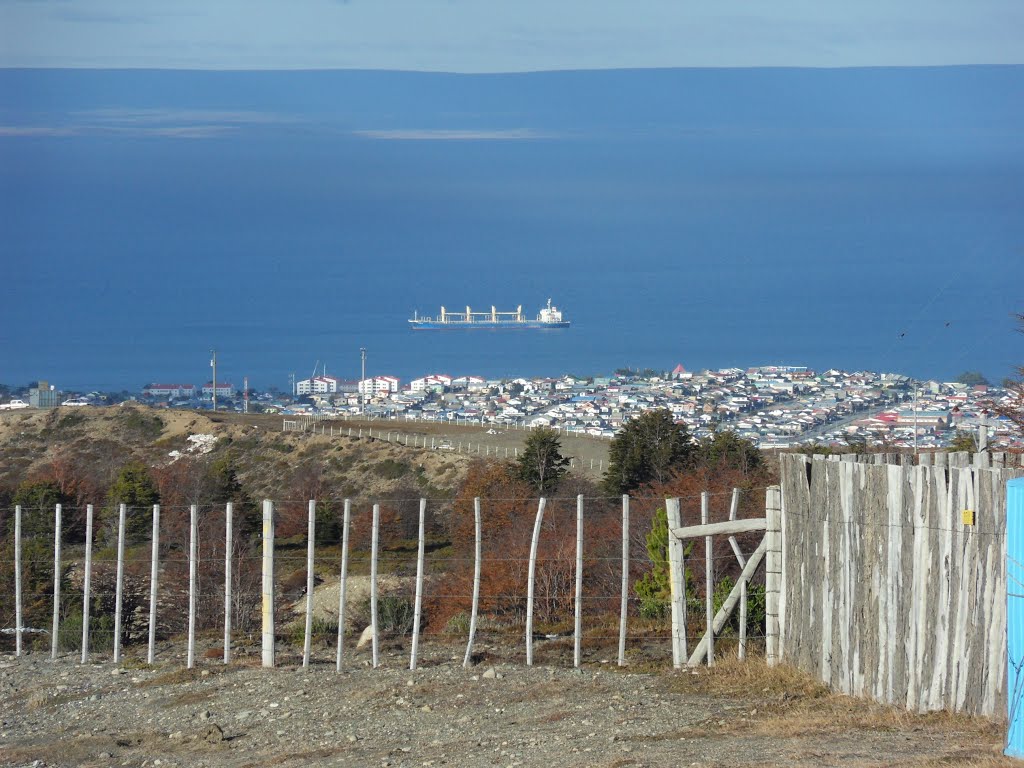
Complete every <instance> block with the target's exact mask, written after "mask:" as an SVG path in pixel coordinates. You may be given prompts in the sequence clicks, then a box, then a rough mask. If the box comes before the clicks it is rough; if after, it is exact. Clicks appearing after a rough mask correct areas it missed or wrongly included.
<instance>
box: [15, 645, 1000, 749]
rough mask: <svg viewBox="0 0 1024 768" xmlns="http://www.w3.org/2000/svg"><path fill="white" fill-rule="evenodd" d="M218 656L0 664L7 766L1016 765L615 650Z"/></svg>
mask: <svg viewBox="0 0 1024 768" xmlns="http://www.w3.org/2000/svg"><path fill="white" fill-rule="evenodd" d="M207 649H208V653H206V654H201V655H200V656H201V657H200V659H199V662H198V666H197V668H196V669H194V670H187V669H185V668H184V658H183V655H182V653H181V651H182V648H181V644H180V643H178V642H176V643H174V644H173V645H170V644H168V645H164V646H162V647H160V648H159V649H158V663H157V664H156V665H154V666H152V667H150V666H148V665H146V664H145V663H143V662H142V661H140V657H139V656H136V655H134V652H133V653H130V654H129V656H128V657H127V659H126V661H125V662H124V663H123V664H122V665H120V666H115V665H114V664H113V663H111V662H110V661H109V660H97V661H96V663H90V664H87V665H80V664H79V663H78V659H77V658H76V657H75V656H73V655H67V656H63V657H61V658H59V659H57V660H56V661H51V660H50V659H49V657H48V656H47V655H45V654H42V653H34V654H31V655H29V656H27V657H22V658H15V657H14V656H12V655H6V656H3V657H0V712H2V714H0V765H5V766H8V765H9V766H16V765H17V766H20V765H35V766H78V765H84V766H112V765H120V766H269V765H295V766H306V765H312V766H333V765H342V766H441V765H453V766H469V767H471V768H472V767H475V766H550V765H552V764H555V763H557V764H558V765H560V766H606V767H608V768H611V767H612V766H616V767H618V766H663V765H664V766H668V765H673V766H676V765H683V766H790V765H797V766H855V767H857V768H861V767H864V766H929V765H946V766H1003V765H1006V766H1010V765H1019V763H1015V762H1013V761H1010V760H1008V759H1006V758H1003V757H1001V756H1000V753H1001V749H1002V745H1003V741H1002V739H1003V728H1002V725H1001V724H1000V723H998V722H994V721H989V720H985V719H980V718H964V717H957V716H952V715H948V714H943V713H940V714H932V715H923V716H922V715H911V714H908V713H905V712H903V711H900V710H895V709H892V708H889V707H883V706H879V705H875V704H871V703H868V702H865V701H860V700H855V699H851V698H848V697H844V696H839V695H835V694H830V693H829V692H827V691H826V690H825V689H823V688H822V687H821V686H819V685H816V684H815V683H813V682H812V681H810V680H808V679H807V678H805V677H804V676H802V675H800V674H799V673H796V672H794V671H792V670H789V669H788V668H785V667H783V668H780V669H775V670H771V669H768V668H767V667H766V666H765V665H764V663H763V662H762V661H760V660H758V659H756V658H755V659H753V660H748V661H746V662H742V663H740V662H737V661H735V660H731V661H730V660H723V661H721V662H720V663H719V664H718V665H717V666H716V667H715V668H714V669H712V670H707V669H704V668H701V669H697V670H692V671H691V670H679V671H676V670H671V669H667V668H666V665H665V664H664V663H662V662H659V663H657V664H654V663H651V662H650V661H647V662H645V661H642V660H640V659H641V658H642V654H635V653H633V654H632V656H631V658H633V659H634V661H632V662H631V664H630V665H629V666H626V667H624V668H621V669H620V668H618V667H617V666H616V665H615V664H614V659H615V651H614V648H611V647H609V648H589V649H588V650H587V654H586V655H585V662H584V665H583V667H582V668H581V669H573V668H572V648H571V641H568V640H567V639H565V638H560V639H558V640H553V641H541V642H540V643H539V644H538V646H537V649H536V652H535V654H536V655H535V660H536V664H535V665H534V666H533V667H526V666H525V665H524V663H523V658H522V648H521V647H515V646H513V645H510V644H508V641H507V640H495V639H494V638H489V639H484V640H483V641H482V642H480V643H479V644H478V645H477V647H476V650H477V654H476V656H475V657H474V662H475V663H474V664H473V666H471V667H470V668H468V669H466V668H463V666H462V655H463V652H464V646H462V645H461V644H460V643H458V642H456V641H455V640H454V639H453V640H452V641H451V642H439V641H437V640H436V639H434V640H430V641H425V642H424V644H423V646H422V648H421V660H422V662H421V668H420V669H418V670H417V671H415V672H411V671H409V669H408V664H409V649H408V642H407V639H406V640H396V639H392V640H390V641H386V642H384V643H383V645H382V653H381V666H380V667H379V668H378V669H372V668H370V661H369V653H368V651H367V650H366V649H362V650H359V651H356V650H354V648H353V647H351V646H350V647H349V648H348V649H347V651H346V660H345V668H344V670H343V672H342V673H341V674H337V673H336V671H335V667H334V650H333V647H330V646H328V645H326V644H321V645H318V646H317V647H316V648H315V649H314V654H313V663H312V664H311V666H310V667H309V668H308V669H303V668H302V667H301V659H300V658H299V657H298V656H297V655H295V653H294V651H291V650H280V651H279V653H278V666H277V667H276V668H275V669H271V670H267V669H261V668H260V666H259V649H258V648H257V647H255V646H249V647H243V648H239V649H238V650H237V651H236V659H235V660H234V661H233V662H232V663H231V664H230V665H227V666H225V665H223V664H222V663H220V661H219V660H218V658H210V657H211V656H212V657H216V656H217V655H218V654H219V652H220V649H219V648H218V647H216V645H215V643H214V641H213V640H211V641H210V644H209V645H208V646H207ZM635 650H636V649H634V651H635Z"/></svg>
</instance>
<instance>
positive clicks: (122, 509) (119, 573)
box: [114, 504, 128, 664]
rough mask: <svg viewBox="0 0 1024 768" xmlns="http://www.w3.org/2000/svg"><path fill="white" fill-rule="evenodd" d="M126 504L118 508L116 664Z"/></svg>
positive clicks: (118, 652)
mask: <svg viewBox="0 0 1024 768" xmlns="http://www.w3.org/2000/svg"><path fill="white" fill-rule="evenodd" d="M127 511H128V506H127V505H126V504H118V506H117V583H116V584H115V585H114V663H115V664H117V663H118V662H120V661H121V606H122V605H123V603H124V517H125V514H126V513H127Z"/></svg>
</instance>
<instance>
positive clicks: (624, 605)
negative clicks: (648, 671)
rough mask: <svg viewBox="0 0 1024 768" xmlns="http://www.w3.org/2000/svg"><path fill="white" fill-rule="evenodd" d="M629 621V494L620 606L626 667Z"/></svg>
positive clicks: (621, 655) (621, 648) (625, 500)
mask: <svg viewBox="0 0 1024 768" xmlns="http://www.w3.org/2000/svg"><path fill="white" fill-rule="evenodd" d="M628 621H629V494H628V493H624V494H622V597H621V601H620V605H619V666H620V667H624V666H625V665H626V625H627V623H628Z"/></svg>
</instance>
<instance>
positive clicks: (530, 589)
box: [526, 496, 547, 667]
mask: <svg viewBox="0 0 1024 768" xmlns="http://www.w3.org/2000/svg"><path fill="white" fill-rule="evenodd" d="M546 503H547V500H546V499H545V498H544V497H543V496H541V498H540V501H539V502H538V504H537V518H536V520H535V521H534V523H533V538H532V539H531V541H530V564H529V570H528V573H527V583H526V666H528V667H530V666H533V594H534V589H535V579H536V568H537V546H538V545H539V543H540V526H541V523H542V522H543V521H544V506H545V504H546Z"/></svg>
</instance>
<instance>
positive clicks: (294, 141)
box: [0, 66, 1024, 390]
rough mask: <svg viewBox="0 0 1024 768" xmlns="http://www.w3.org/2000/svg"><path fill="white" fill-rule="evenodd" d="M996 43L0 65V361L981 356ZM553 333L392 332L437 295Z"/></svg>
mask: <svg viewBox="0 0 1024 768" xmlns="http://www.w3.org/2000/svg"><path fill="white" fill-rule="evenodd" d="M1022 97H1024V67H1022V66H953V67H921V68H905V67H904V68H885V67H882V68H855V69H786V68H765V69H756V68H755V69H666V70H597V71H558V72H536V73H520V74H507V75H455V74H442V73H411V72H388V71H346V70H328V71H287V72H274V71H258V72H257V71H250V72H239V71H234V72H233V71H195V70H189V71H172V70H23V69H19V70H0V211H2V213H0V249H2V252H3V253H4V257H5V258H4V264H5V271H6V274H5V284H6V286H7V288H8V290H7V291H5V300H4V301H3V302H0V381H4V382H5V383H11V384H18V383H23V382H28V381H31V380H35V379H48V380H50V381H53V382H55V383H57V384H58V385H59V386H61V387H62V388H65V389H86V390H87V389H109V390H120V389H130V390H134V389H137V388H139V387H141V386H142V385H143V384H144V383H146V382H151V381H161V380H172V381H173V380H176V379H180V378H185V379H186V380H189V381H199V380H200V379H203V377H205V376H208V374H209V368H208V360H209V350H211V349H213V348H216V349H217V350H218V357H219V364H220V366H221V371H223V374H224V377H225V378H227V379H232V380H234V379H237V380H239V381H240V380H241V377H242V376H243V375H248V376H249V377H250V381H251V382H253V384H254V385H255V386H258V387H263V388H266V387H269V386H279V387H285V386H287V381H288V374H289V373H291V372H295V373H296V374H297V375H298V376H300V377H304V376H306V375H307V374H308V373H309V371H310V370H312V368H313V366H314V364H315V363H316V362H320V363H323V362H325V361H326V362H327V365H328V369H329V370H332V372H335V373H337V375H339V376H342V377H344V378H356V377H358V375H359V362H360V358H359V350H360V348H366V349H367V351H368V363H367V373H368V374H382V373H390V374H394V375H397V376H400V377H402V378H404V379H408V378H411V377H413V376H419V375H422V374H424V373H428V372H432V371H447V372H451V373H456V374H458V373H465V374H477V375H483V376H488V377H497V376H507V375H520V374H521V375H542V374H546V375H558V374H560V373H564V372H579V373H598V372H610V371H612V370H614V369H616V368H620V367H632V368H647V367H651V368H665V367H668V368H671V367H673V366H674V365H675V364H676V363H679V362H681V363H683V364H684V365H685V366H686V367H687V368H691V369H700V368H719V367H726V366H739V367H747V366H750V365H759V364H771V363H778V362H794V361H796V362H798V363H800V364H806V365H809V366H810V367H813V368H817V369H825V368H830V367H835V368H841V369H847V370H856V369H864V370H874V371H891V372H896V373H905V374H907V375H911V376H914V377H916V378H920V379H927V378H933V377H934V378H940V379H947V380H948V379H952V378H953V377H955V376H956V375H957V374H959V373H961V372H963V371H965V370H980V371H982V372H983V373H984V374H985V375H986V376H987V377H988V378H989V379H990V380H991V381H993V382H998V381H1000V380H1001V379H1002V378H1003V377H1005V376H1009V375H1011V374H1012V373H1013V366H1014V365H1019V364H1020V363H1021V361H1022V360H1024V336H1021V335H1020V334H1017V333H1015V327H1016V326H1015V322H1014V319H1013V314H1014V313H1015V312H1021V311H1024V301H1022V299H1021V292H1020V286H1021V285H1024V252H1022V246H1024V218H1022V217H1021V216H1020V211H1021V210H1024V134H1022V133H1021V131H1020V130H1019V126H1020V125H1022V124H1024V98H1022ZM548 297H551V298H552V299H553V300H554V303H555V304H557V305H558V306H559V307H560V308H561V309H563V310H564V312H565V314H566V317H567V318H568V319H569V320H571V321H572V324H573V327H572V328H571V329H569V330H567V331H561V332H555V333H548V332H546V333H503V334H500V335H499V334H493V333H492V334H483V335H477V334H473V335H466V334H450V333H445V334H436V335H434V334H427V335H426V336H424V334H414V333H412V332H411V331H409V330H408V328H407V326H408V323H407V322H406V320H407V319H408V318H409V317H411V316H412V313H413V311H415V310H418V311H419V312H421V313H425V314H435V313H436V312H437V310H438V308H439V307H440V305H442V304H444V305H446V306H448V307H449V308H462V307H465V306H466V305H467V304H468V305H471V306H473V307H474V309H477V308H480V309H489V308H490V306H491V305H496V306H497V307H498V309H499V310H503V309H504V310H509V309H514V308H515V307H516V306H517V305H519V304H522V305H523V309H524V312H525V313H526V314H527V315H529V316H533V315H534V314H536V311H537V310H538V309H539V308H540V307H541V305H542V304H543V303H544V302H545V301H546V300H547V298H548Z"/></svg>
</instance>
